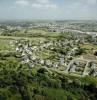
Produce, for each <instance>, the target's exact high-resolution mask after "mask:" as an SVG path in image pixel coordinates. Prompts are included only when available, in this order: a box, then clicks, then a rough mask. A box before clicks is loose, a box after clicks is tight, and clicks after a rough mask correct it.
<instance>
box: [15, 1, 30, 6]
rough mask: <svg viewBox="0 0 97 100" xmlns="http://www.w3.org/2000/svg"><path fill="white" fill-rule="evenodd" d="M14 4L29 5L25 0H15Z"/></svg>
mask: <svg viewBox="0 0 97 100" xmlns="http://www.w3.org/2000/svg"><path fill="white" fill-rule="evenodd" d="M15 4H16V5H19V6H28V5H29V2H28V1H27V0H17V1H16V2H15Z"/></svg>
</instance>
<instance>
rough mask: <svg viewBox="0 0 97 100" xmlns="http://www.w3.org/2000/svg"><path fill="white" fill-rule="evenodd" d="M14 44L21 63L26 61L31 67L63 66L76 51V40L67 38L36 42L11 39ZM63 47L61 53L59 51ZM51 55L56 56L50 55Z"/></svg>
mask: <svg viewBox="0 0 97 100" xmlns="http://www.w3.org/2000/svg"><path fill="white" fill-rule="evenodd" d="M10 44H11V45H12V46H13V45H15V48H16V51H17V52H19V53H20V54H21V59H22V63H27V64H29V66H30V67H31V68H32V67H34V66H36V65H42V66H47V67H49V68H51V67H53V68H57V69H58V68H59V67H62V68H63V69H65V67H66V66H67V65H68V63H69V62H70V60H71V59H70V58H73V56H74V55H75V54H76V52H77V51H78V49H79V48H78V47H77V46H76V42H73V41H72V40H71V41H68V40H64V41H62V40H58V41H55V40H54V41H51V40H47V41H44V42H43V41H39V42H38V43H37V44H36V43H35V44H34V43H31V42H30V41H27V40H18V41H15V42H14V41H13V42H12V41H11V42H10ZM62 49H63V51H64V52H63V53H61V52H62V51H61V50H62ZM43 55H44V56H46V58H45V57H44V56H43ZM52 55H54V56H56V57H52Z"/></svg>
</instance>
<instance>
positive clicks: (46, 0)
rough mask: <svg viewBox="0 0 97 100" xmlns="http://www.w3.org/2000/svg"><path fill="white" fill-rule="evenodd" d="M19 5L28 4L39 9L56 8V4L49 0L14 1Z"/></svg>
mask: <svg viewBox="0 0 97 100" xmlns="http://www.w3.org/2000/svg"><path fill="white" fill-rule="evenodd" d="M15 4H16V5H19V6H29V7H33V8H37V9H38V8H41V9H56V8H57V7H58V6H57V5H56V4H55V3H53V2H52V1H51V0H17V1H16V2H15Z"/></svg>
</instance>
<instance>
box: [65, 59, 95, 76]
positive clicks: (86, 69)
mask: <svg viewBox="0 0 97 100" xmlns="http://www.w3.org/2000/svg"><path fill="white" fill-rule="evenodd" d="M65 72H66V73H70V74H74V75H80V76H94V77H97V62H96V61H92V60H91V61H88V60H84V59H75V60H72V61H71V62H70V63H69V65H68V66H67V69H66V71H65Z"/></svg>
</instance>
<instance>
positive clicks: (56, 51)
mask: <svg viewBox="0 0 97 100" xmlns="http://www.w3.org/2000/svg"><path fill="white" fill-rule="evenodd" d="M85 24H87V26H84V28H82V30H81V27H82V26H83V25H85ZM94 24H95V25H96V26H97V22H92V21H90V22H89V23H88V22H87V21H53V22H52V21H36V22H35V21H32V22H29V21H28V22H6V23H5V22H2V23H1V25H0V100H96V99H97V94H96V92H97V33H96V31H97V28H96V26H95V27H94V28H92V26H93V25H94ZM65 25H67V26H65ZM79 29H80V30H79ZM88 30H89V32H88ZM92 31H93V32H92Z"/></svg>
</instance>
